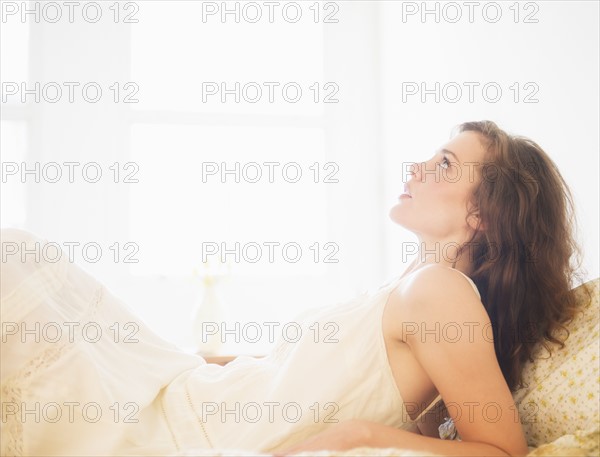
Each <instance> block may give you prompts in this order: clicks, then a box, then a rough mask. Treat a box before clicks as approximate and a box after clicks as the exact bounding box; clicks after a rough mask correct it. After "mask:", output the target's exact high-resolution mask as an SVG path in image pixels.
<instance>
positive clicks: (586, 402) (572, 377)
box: [513, 278, 600, 447]
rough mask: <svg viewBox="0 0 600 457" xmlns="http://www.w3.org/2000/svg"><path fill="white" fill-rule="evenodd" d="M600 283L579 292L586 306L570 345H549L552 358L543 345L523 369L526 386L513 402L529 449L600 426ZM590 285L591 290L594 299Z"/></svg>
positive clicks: (576, 319) (573, 326)
mask: <svg viewBox="0 0 600 457" xmlns="http://www.w3.org/2000/svg"><path fill="white" fill-rule="evenodd" d="M599 283H600V278H598V279H595V280H592V281H589V282H587V283H585V284H582V285H580V286H579V287H577V288H576V289H575V293H576V296H577V297H578V300H579V301H580V303H581V306H582V308H581V311H580V312H578V313H577V315H576V316H575V317H574V319H573V321H572V322H570V323H569V324H568V325H566V327H567V329H568V330H569V332H570V334H569V337H568V338H567V340H565V347H564V348H562V349H560V346H558V345H555V344H552V343H549V344H550V346H551V347H552V356H551V357H549V356H548V351H547V350H545V349H544V347H543V346H542V345H541V344H538V346H537V347H536V348H535V349H534V352H533V356H534V358H535V362H533V363H531V362H527V363H526V364H525V366H524V368H523V381H524V383H525V386H526V387H522V388H521V389H519V390H517V391H516V392H514V394H513V398H514V400H515V404H516V406H517V408H518V410H519V416H520V420H521V424H522V426H523V430H524V432H525V437H526V439H527V444H528V445H529V446H534V447H538V446H541V445H544V444H546V443H550V442H552V441H555V440H557V439H558V438H560V437H562V436H563V435H575V434H576V432H577V431H588V432H594V431H597V430H598V429H599V428H600V418H599V416H600V408H599V404H600V401H599V398H598V397H599V393H600V392H599V389H600V378H599V377H598V372H599V369H598V364H599V363H600V360H599V358H600V354H599V341H600V340H599V338H598V336H599V320H600V317H599V313H600V310H599V304H598V286H599ZM584 287H585V288H587V289H588V290H589V291H590V294H591V300H588V298H587V294H585V290H584ZM562 338H564V336H562V337H561V339H562Z"/></svg>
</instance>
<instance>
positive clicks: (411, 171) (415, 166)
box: [408, 162, 423, 180]
mask: <svg viewBox="0 0 600 457" xmlns="http://www.w3.org/2000/svg"><path fill="white" fill-rule="evenodd" d="M422 166H423V162H419V163H417V162H413V163H411V164H410V166H409V167H408V175H409V176H412V177H414V179H416V180H418V179H419V176H420V170H421V167H422Z"/></svg>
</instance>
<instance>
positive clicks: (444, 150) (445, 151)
mask: <svg viewBox="0 0 600 457" xmlns="http://www.w3.org/2000/svg"><path fill="white" fill-rule="evenodd" d="M440 152H443V153H444V154H452V155H453V156H454V158H455V159H456V161H457V162H458V163H460V160H458V157H457V156H456V154H454V153H453V152H452V151H449V150H448V149H441V150H440Z"/></svg>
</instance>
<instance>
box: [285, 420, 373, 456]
mask: <svg viewBox="0 0 600 457" xmlns="http://www.w3.org/2000/svg"><path fill="white" fill-rule="evenodd" d="M369 430H370V429H369V422H366V421H360V420H348V421H344V422H340V423H338V424H335V425H332V426H331V427H329V428H328V429H327V430H325V431H324V432H321V433H319V434H317V435H314V436H312V437H310V438H308V439H306V440H304V441H302V442H301V443H298V444H297V445H295V446H292V447H290V448H288V449H285V450H283V451H280V452H278V453H276V454H275V456H276V457H281V456H287V455H293V454H297V453H300V452H310V451H322V450H328V451H345V450H348V449H353V448H355V447H358V446H366V445H367V443H368V439H369V436H370V431H369Z"/></svg>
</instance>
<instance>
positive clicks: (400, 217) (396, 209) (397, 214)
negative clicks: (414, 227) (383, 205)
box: [388, 204, 410, 230]
mask: <svg viewBox="0 0 600 457" xmlns="http://www.w3.org/2000/svg"><path fill="white" fill-rule="evenodd" d="M388 216H389V218H390V219H391V220H392V222H394V223H395V224H398V225H400V226H402V227H404V228H405V229H407V230H410V227H408V226H407V222H408V221H407V220H406V215H405V214H404V211H403V209H402V205H401V204H397V205H394V206H393V207H392V208H391V209H390V212H389V213H388Z"/></svg>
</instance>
